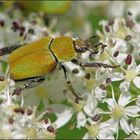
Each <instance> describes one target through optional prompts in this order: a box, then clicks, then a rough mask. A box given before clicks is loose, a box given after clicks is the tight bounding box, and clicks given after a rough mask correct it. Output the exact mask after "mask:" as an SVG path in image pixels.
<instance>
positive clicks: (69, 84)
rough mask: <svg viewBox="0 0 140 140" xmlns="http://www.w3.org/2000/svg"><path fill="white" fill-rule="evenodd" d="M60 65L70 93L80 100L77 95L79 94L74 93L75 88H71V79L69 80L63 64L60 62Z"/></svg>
mask: <svg viewBox="0 0 140 140" xmlns="http://www.w3.org/2000/svg"><path fill="white" fill-rule="evenodd" d="M60 66H61V68H62V70H63V72H64V75H65V79H66V83H67V85H68V87H69V89H70V91H71V92H72V94H73V95H74V96H75V97H76V99H75V100H77V99H80V100H81V99H82V98H81V97H79V95H78V94H77V93H76V91H75V89H74V88H73V86H72V84H71V81H70V79H69V76H68V73H67V70H66V68H65V67H64V65H62V64H60Z"/></svg>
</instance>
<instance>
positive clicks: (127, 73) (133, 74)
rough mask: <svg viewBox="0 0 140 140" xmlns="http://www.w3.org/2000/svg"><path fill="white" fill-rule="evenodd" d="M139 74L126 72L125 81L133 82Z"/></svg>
mask: <svg viewBox="0 0 140 140" xmlns="http://www.w3.org/2000/svg"><path fill="white" fill-rule="evenodd" d="M136 75H137V73H136V72H135V71H134V70H126V75H125V79H126V80H127V81H131V80H133V79H134V78H135V77H136Z"/></svg>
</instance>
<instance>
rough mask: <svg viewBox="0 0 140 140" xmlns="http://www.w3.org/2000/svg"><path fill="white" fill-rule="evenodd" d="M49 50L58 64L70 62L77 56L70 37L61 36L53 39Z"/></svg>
mask: <svg viewBox="0 0 140 140" xmlns="http://www.w3.org/2000/svg"><path fill="white" fill-rule="evenodd" d="M50 48H51V50H52V52H53V53H54V55H55V56H56V58H57V60H58V61H59V62H65V61H70V60H72V59H73V58H74V57H75V56H76V55H77V53H76V51H75V49H74V45H73V39H72V38H70V37H66V36H61V37H57V38H55V39H54V40H53V41H52V43H51V46H50Z"/></svg>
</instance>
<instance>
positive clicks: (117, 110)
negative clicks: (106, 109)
mask: <svg viewBox="0 0 140 140" xmlns="http://www.w3.org/2000/svg"><path fill="white" fill-rule="evenodd" d="M123 115H124V108H123V107H122V106H120V105H116V106H115V107H114V108H113V109H112V117H113V118H114V119H116V120H119V119H120V118H122V117H123Z"/></svg>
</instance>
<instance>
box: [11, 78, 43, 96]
mask: <svg viewBox="0 0 140 140" xmlns="http://www.w3.org/2000/svg"><path fill="white" fill-rule="evenodd" d="M44 80H45V77H35V78H31V79H27V80H26V79H25V80H22V81H20V82H23V83H24V84H22V85H21V86H18V87H17V88H16V89H15V90H14V92H13V94H12V95H15V94H16V95H19V94H20V93H21V91H22V90H24V89H29V88H33V87H36V86H38V85H40V84H41V83H42V82H43V81H44ZM16 82H19V81H16Z"/></svg>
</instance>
